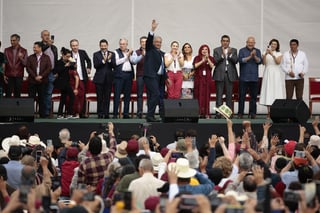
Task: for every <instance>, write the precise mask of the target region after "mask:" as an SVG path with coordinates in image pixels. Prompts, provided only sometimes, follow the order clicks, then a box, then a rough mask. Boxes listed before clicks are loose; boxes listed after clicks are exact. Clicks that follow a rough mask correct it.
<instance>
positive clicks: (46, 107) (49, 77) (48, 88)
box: [44, 72, 54, 116]
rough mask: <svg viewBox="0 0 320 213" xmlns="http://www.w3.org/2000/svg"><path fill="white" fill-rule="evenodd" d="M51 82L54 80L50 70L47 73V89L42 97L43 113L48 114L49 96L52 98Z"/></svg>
mask: <svg viewBox="0 0 320 213" xmlns="http://www.w3.org/2000/svg"><path fill="white" fill-rule="evenodd" d="M53 82H54V75H53V73H52V72H50V73H49V75H48V85H47V91H46V94H45V97H44V102H45V112H44V113H45V115H46V116H48V115H49V114H50V113H51V98H52V91H53Z"/></svg>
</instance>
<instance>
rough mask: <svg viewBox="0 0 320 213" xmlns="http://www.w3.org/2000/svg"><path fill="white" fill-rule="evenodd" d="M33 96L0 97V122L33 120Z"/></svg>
mask: <svg viewBox="0 0 320 213" xmlns="http://www.w3.org/2000/svg"><path fill="white" fill-rule="evenodd" d="M33 121H34V100H33V98H1V99H0V122H33Z"/></svg>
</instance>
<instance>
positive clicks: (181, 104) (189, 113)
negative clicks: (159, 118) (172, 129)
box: [163, 99, 199, 123]
mask: <svg viewBox="0 0 320 213" xmlns="http://www.w3.org/2000/svg"><path fill="white" fill-rule="evenodd" d="M163 101H164V122H195V123H196V122H198V119H199V104H198V100H195V99H165V100H163Z"/></svg>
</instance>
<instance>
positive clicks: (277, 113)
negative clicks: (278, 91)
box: [270, 99, 310, 124]
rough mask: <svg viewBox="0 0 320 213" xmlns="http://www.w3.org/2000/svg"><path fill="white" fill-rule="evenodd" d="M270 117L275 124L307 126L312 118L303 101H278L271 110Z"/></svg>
mask: <svg viewBox="0 0 320 213" xmlns="http://www.w3.org/2000/svg"><path fill="white" fill-rule="evenodd" d="M270 117H271V119H272V121H273V122H274V123H288V122H292V123H300V124H305V123H306V122H307V120H308V119H309V118H310V111H309V108H308V106H307V105H306V103H305V102H304V101H303V100H287V99H277V100H275V101H274V102H273V104H272V106H271V108H270Z"/></svg>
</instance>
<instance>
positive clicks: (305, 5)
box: [0, 0, 320, 113]
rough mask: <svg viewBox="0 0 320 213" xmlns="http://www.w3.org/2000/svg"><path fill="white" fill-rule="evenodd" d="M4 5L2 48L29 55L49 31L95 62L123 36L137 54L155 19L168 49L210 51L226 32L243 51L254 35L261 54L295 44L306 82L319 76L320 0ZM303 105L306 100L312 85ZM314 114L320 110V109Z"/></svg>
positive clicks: (44, 0) (8, 0)
mask: <svg viewBox="0 0 320 213" xmlns="http://www.w3.org/2000/svg"><path fill="white" fill-rule="evenodd" d="M0 7H1V8H0V12H1V15H0V40H1V41H2V47H1V50H3V49H4V47H7V46H9V45H10V40H9V39H10V38H9V37H10V35H11V34H13V33H18V34H19V35H20V36H21V44H22V46H24V47H26V48H27V49H28V52H29V54H30V53H32V45H33V42H34V41H37V40H40V32H41V31H42V30H44V29H48V30H49V31H50V32H51V34H54V35H55V45H56V46H57V47H58V48H59V49H60V48H61V47H62V46H65V47H69V41H70V39H72V38H77V39H78V40H79V41H80V47H81V48H82V49H85V50H87V52H88V54H89V56H90V57H92V54H93V52H95V51H97V50H98V49H99V45H98V42H99V40H100V39H102V38H105V39H107V40H108V41H109V49H110V50H114V49H115V48H117V47H118V41H119V38H121V37H126V38H128V40H129V46H130V47H131V48H133V49H136V48H137V47H138V46H139V37H140V36H142V35H146V34H147V32H148V31H149V29H150V25H151V20H152V19H156V20H157V21H158V22H159V27H158V29H157V32H156V33H157V34H159V35H161V36H162V37H163V50H165V51H166V50H169V44H170V43H171V41H173V40H177V41H179V42H180V45H181V46H182V44H183V43H184V42H190V43H191V44H192V46H193V50H194V53H195V54H196V53H197V52H198V48H199V46H200V45H201V44H204V43H206V44H208V45H209V46H210V47H211V49H212V48H214V47H216V46H219V44H220V37H221V35H223V34H228V35H230V37H231V45H232V46H233V47H236V48H237V49H240V48H242V47H244V46H245V41H246V38H247V37H248V36H249V35H253V36H255V38H256V47H258V48H260V49H261V50H262V51H263V50H264V49H265V47H266V46H267V43H268V42H269V40H270V39H272V38H277V39H278V40H279V41H280V44H281V52H284V51H286V50H288V48H289V45H288V43H289V40H290V39H291V38H297V39H298V40H299V41H300V49H301V50H303V51H305V52H306V53H307V57H308V59H309V63H310V67H309V73H308V75H307V77H310V76H319V74H318V70H317V65H318V64H317V60H319V59H318V58H319V56H320V55H319V54H318V51H319V50H320V42H319V39H318V35H319V31H320V13H319V9H320V1H319V0H303V1H301V0H282V1H279V0H241V1H236V0H197V1H194V0H175V1H174V0H159V1H155V0H91V1H87V0H0ZM93 72H94V70H93ZM262 73H263V66H261V68H260V76H262ZM304 100H305V101H306V102H308V82H307V81H306V84H305V92H304ZM315 106H316V105H315ZM314 109H315V112H318V113H319V112H320V107H319V106H317V107H314ZM264 110H265V108H264V107H259V108H258V111H260V112H261V111H264Z"/></svg>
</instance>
